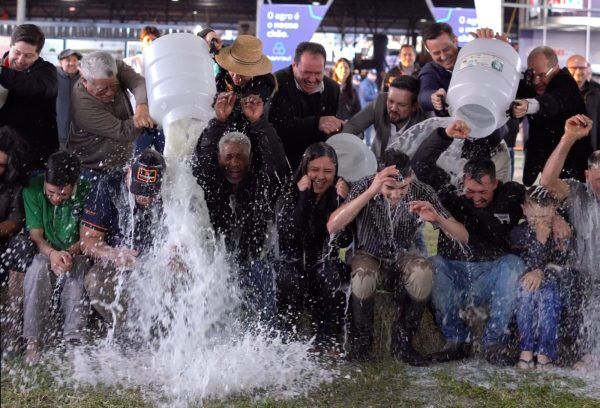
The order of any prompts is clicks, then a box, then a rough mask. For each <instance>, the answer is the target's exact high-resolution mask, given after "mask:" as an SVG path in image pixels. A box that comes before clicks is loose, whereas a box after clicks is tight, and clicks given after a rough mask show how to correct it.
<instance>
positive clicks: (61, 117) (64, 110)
mask: <svg viewBox="0 0 600 408" xmlns="http://www.w3.org/2000/svg"><path fill="white" fill-rule="evenodd" d="M56 72H57V75H58V76H57V78H58V97H57V98H56V123H57V125H58V141H59V142H60V145H61V146H66V144H67V140H68V139H69V127H70V126H71V91H72V90H73V85H75V83H76V82H77V81H78V80H79V71H78V72H77V73H76V74H75V75H73V76H70V75H69V74H67V73H66V72H65V71H63V69H62V68H61V67H57V69H56Z"/></svg>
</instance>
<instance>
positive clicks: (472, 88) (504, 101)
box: [446, 38, 521, 138]
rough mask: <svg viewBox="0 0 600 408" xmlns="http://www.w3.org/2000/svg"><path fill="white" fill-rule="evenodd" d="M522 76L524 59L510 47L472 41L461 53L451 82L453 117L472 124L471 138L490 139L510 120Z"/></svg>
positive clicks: (449, 100) (448, 97)
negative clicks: (494, 132)
mask: <svg viewBox="0 0 600 408" xmlns="http://www.w3.org/2000/svg"><path fill="white" fill-rule="evenodd" d="M520 72H521V58H520V57H519V54H518V53H517V52H516V51H515V50H514V49H513V48H512V47H511V46H510V44H508V43H505V42H504V41H500V40H496V39H489V38H481V39H475V40H473V41H471V42H470V43H468V44H467V45H466V46H464V47H463V48H461V50H460V52H459V53H458V57H457V59H456V65H455V66H454V71H453V73H452V79H451V80H450V86H449V88H448V94H447V98H446V99H447V102H448V106H449V112H450V115H451V116H452V117H455V118H457V119H462V120H464V121H465V122H467V123H468V124H469V126H470V127H471V137H473V138H480V137H485V136H489V135H490V134H491V133H492V132H493V131H494V130H496V129H498V128H499V127H500V126H502V125H504V124H505V123H506V121H507V120H508V116H507V115H506V111H507V110H508V109H509V107H510V104H511V103H512V102H513V101H514V99H515V96H516V95H517V88H518V86H519V79H520V75H521V74H520Z"/></svg>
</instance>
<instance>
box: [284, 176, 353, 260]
mask: <svg viewBox="0 0 600 408" xmlns="http://www.w3.org/2000/svg"><path fill="white" fill-rule="evenodd" d="M287 190H288V191H287V192H286V194H284V195H282V196H281V197H280V199H279V203H278V211H277V231H278V235H279V256H280V257H281V258H283V259H284V260H285V261H288V262H290V261H292V262H293V261H300V262H302V263H303V265H304V269H305V270H306V269H310V268H312V267H314V266H315V265H317V264H318V263H319V262H322V261H324V260H326V259H334V258H337V257H338V250H339V248H345V247H347V246H348V245H350V243H351V242H352V235H351V233H350V230H349V229H348V230H345V231H343V232H341V233H340V234H336V235H335V236H334V237H332V238H333V239H332V240H330V236H329V233H328V231H327V220H329V216H330V215H331V214H332V213H333V212H334V211H335V210H336V209H337V208H338V207H339V206H340V205H341V204H342V203H343V202H344V199H343V198H342V197H340V196H338V195H337V191H336V188H335V186H332V187H329V189H328V190H327V191H326V192H325V194H324V195H323V197H322V198H321V200H319V201H317V200H316V195H315V194H314V193H313V192H312V190H310V189H308V190H306V191H298V187H297V186H296V183H292V184H291V185H290V186H289V187H288V189H287Z"/></svg>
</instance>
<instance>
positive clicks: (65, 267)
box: [23, 150, 90, 364]
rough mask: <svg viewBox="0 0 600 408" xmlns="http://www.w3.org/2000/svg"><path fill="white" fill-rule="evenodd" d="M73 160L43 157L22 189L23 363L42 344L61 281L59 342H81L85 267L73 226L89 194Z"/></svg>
mask: <svg viewBox="0 0 600 408" xmlns="http://www.w3.org/2000/svg"><path fill="white" fill-rule="evenodd" d="M79 171H80V162H79V159H78V158H77V157H76V156H75V155H74V154H73V153H70V152H66V151H64V150H63V151H59V152H56V153H54V154H52V155H51V156H50V157H49V158H48V164H47V166H46V172H45V174H43V175H39V176H35V177H34V178H32V179H31V180H30V182H29V185H28V186H27V187H26V188H24V189H23V204H24V206H25V223H26V226H27V230H28V231H29V237H30V239H31V241H32V242H33V244H34V245H35V250H34V251H33V252H32V254H31V255H34V256H33V259H32V260H31V264H30V266H29V267H28V268H27V273H26V274H25V280H24V282H23V293H24V298H23V337H24V338H25V339H26V340H27V350H26V352H25V361H26V362H28V363H30V364H34V363H36V362H37V360H38V357H39V352H40V349H41V346H42V344H43V343H44V340H47V337H48V333H47V332H46V324H47V322H48V320H49V317H48V313H49V312H50V311H51V306H52V297H53V294H54V289H55V287H56V285H57V284H58V283H57V280H60V281H61V283H60V284H61V285H62V292H61V294H60V307H61V311H62V312H63V315H64V324H63V336H64V338H65V340H67V341H70V342H75V343H79V342H81V341H82V340H83V328H84V325H85V318H84V316H85V312H84V306H83V300H84V289H83V277H84V274H85V272H86V270H87V268H88V263H87V259H86V258H85V257H84V256H82V255H81V246H80V240H79V221H80V217H81V213H82V211H83V204H84V202H85V198H86V196H87V194H88V192H89V191H90V184H89V183H88V182H87V180H80V179H79Z"/></svg>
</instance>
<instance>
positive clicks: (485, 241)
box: [412, 129, 525, 262]
mask: <svg viewBox="0 0 600 408" xmlns="http://www.w3.org/2000/svg"><path fill="white" fill-rule="evenodd" d="M443 133H445V132H444V131H443V129H438V131H437V135H436V133H434V134H433V135H432V137H433V136H437V137H439V138H442V137H443ZM445 137H446V139H448V140H445V141H446V142H447V144H446V145H445V147H444V143H428V141H425V142H423V144H422V145H421V147H420V148H419V150H417V152H416V153H415V156H414V157H413V159H412V165H413V170H414V172H415V174H416V176H417V178H418V179H419V180H421V181H422V182H424V183H427V184H429V185H430V186H431V187H433V189H434V190H435V191H436V192H437V193H438V197H439V198H440V201H441V203H442V205H443V206H444V207H445V208H446V209H447V210H448V211H449V212H450V214H451V215H452V216H453V217H454V218H455V219H456V220H457V221H458V222H460V223H462V224H463V225H464V226H465V228H466V229H467V231H468V232H469V242H468V244H467V247H466V248H462V247H461V246H460V245H458V244H457V243H456V242H455V241H452V240H451V239H450V238H448V237H446V235H445V234H440V238H439V241H438V253H439V254H440V255H441V256H443V257H445V258H447V259H452V260H459V261H469V262H483V261H493V260H496V259H498V258H499V257H501V256H503V255H506V254H508V253H510V231H511V230H512V229H513V228H514V227H515V226H516V225H517V224H518V223H519V220H520V219H521V218H522V216H523V210H522V208H521V204H523V201H524V198H525V188H524V187H523V185H522V184H519V183H516V182H512V181H510V182H508V183H502V182H500V181H499V182H498V187H497V188H496V191H495V192H494V198H493V200H492V202H491V203H490V204H489V205H488V206H487V207H486V208H475V206H474V205H473V202H472V201H471V200H470V199H468V198H467V197H465V196H464V195H462V194H459V192H458V191H457V190H456V188H455V187H454V186H451V185H450V176H449V175H448V174H447V173H446V172H444V171H443V170H442V169H441V168H439V167H438V166H437V164H436V162H437V160H438V158H439V157H440V155H441V153H442V152H443V151H444V150H445V148H446V147H447V146H448V145H449V144H450V143H452V141H451V139H449V138H447V136H445Z"/></svg>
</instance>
